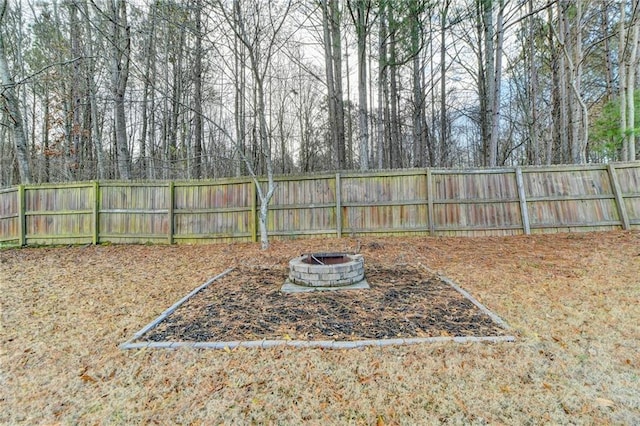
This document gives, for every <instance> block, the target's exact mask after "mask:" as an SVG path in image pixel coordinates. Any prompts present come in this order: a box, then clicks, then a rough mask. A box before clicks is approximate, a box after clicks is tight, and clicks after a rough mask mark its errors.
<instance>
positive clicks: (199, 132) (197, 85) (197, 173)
mask: <svg viewBox="0 0 640 426" xmlns="http://www.w3.org/2000/svg"><path fill="white" fill-rule="evenodd" d="M195 9H196V10H195V14H196V16H195V21H196V22H195V32H196V52H195V59H194V62H195V63H194V66H193V74H194V75H193V80H194V93H193V113H194V115H195V116H194V119H193V125H194V133H195V134H194V147H193V177H194V178H196V179H200V178H202V137H203V131H204V129H203V124H202V37H203V31H202V17H201V15H202V0H197V1H196V4H195Z"/></svg>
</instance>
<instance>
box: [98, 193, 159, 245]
mask: <svg viewBox="0 0 640 426" xmlns="http://www.w3.org/2000/svg"><path fill="white" fill-rule="evenodd" d="M169 189H170V185H169V184H168V183H165V182H158V183H135V182H128V183H123V182H109V183H104V184H100V191H99V192H100V212H99V213H100V220H99V225H98V226H99V237H100V241H102V242H105V241H109V242H112V243H147V242H156V243H159V242H165V241H169V240H170V239H171V227H170V225H171V224H170V220H169V213H170V210H171V196H170V190H169Z"/></svg>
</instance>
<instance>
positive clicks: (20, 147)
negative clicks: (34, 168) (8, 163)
mask: <svg viewBox="0 0 640 426" xmlns="http://www.w3.org/2000/svg"><path fill="white" fill-rule="evenodd" d="M6 12H7V0H3V1H2V2H1V3H0V28H2V27H3V26H4V24H3V21H4V17H5V14H6ZM0 80H1V81H2V92H1V93H0V94H1V96H2V100H3V103H4V109H5V113H6V114H7V116H8V117H9V122H10V124H11V128H12V130H13V141H14V147H15V152H16V159H17V161H18V170H19V172H20V181H21V182H22V183H31V181H32V177H31V167H30V165H29V151H28V148H27V139H26V136H25V132H24V125H23V120H22V112H21V111H20V103H19V101H18V97H17V96H16V90H15V88H16V84H15V82H14V80H13V76H12V75H11V72H10V71H9V63H8V61H7V54H6V51H5V42H4V33H3V31H2V30H1V29H0Z"/></svg>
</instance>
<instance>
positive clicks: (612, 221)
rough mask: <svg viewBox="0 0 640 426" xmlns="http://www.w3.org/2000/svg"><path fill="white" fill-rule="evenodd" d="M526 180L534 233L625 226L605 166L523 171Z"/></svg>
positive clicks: (525, 184)
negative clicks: (622, 223) (622, 224)
mask: <svg viewBox="0 0 640 426" xmlns="http://www.w3.org/2000/svg"><path fill="white" fill-rule="evenodd" d="M585 167H586V166H585ZM523 181H524V187H525V193H526V194H527V205H528V208H529V219H530V222H531V229H532V232H534V233H540V232H558V231H571V230H576V229H577V228H584V229H582V230H583V231H589V230H605V229H618V228H620V226H621V219H620V217H619V214H618V208H617V205H616V200H615V196H614V193H613V188H612V186H611V179H610V176H609V174H608V172H607V169H606V167H605V166H596V167H589V168H584V169H576V168H575V167H571V168H568V169H564V168H540V169H530V170H527V169H523Z"/></svg>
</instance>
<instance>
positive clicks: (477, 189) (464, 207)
mask: <svg viewBox="0 0 640 426" xmlns="http://www.w3.org/2000/svg"><path fill="white" fill-rule="evenodd" d="M433 184H434V190H433V196H434V200H433V204H434V222H435V223H434V229H435V231H436V232H438V233H440V234H448V235H460V234H462V235H468V236H470V235H486V234H487V231H490V232H491V233H492V234H493V235H512V234H521V233H522V232H523V224H522V215H521V211H520V199H519V197H518V186H517V183H516V176H515V172H514V171H511V170H504V169H502V170H486V171H483V170H480V171H434V172H433Z"/></svg>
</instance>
